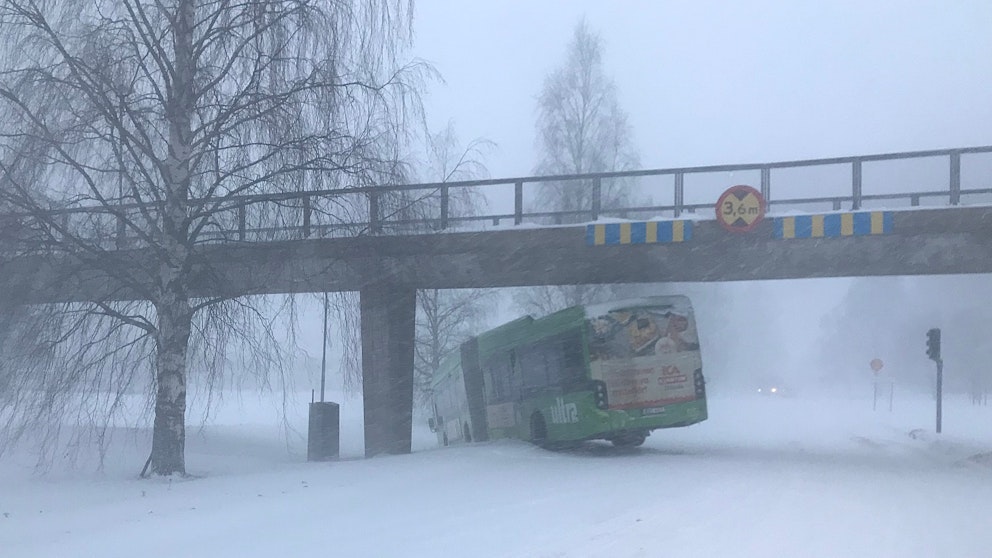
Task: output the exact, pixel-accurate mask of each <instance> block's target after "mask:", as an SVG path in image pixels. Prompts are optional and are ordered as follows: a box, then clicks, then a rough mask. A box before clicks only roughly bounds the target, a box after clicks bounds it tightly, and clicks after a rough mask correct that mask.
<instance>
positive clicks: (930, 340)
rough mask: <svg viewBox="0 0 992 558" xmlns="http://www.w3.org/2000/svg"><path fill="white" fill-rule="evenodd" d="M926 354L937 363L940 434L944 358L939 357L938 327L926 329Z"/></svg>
mask: <svg viewBox="0 0 992 558" xmlns="http://www.w3.org/2000/svg"><path fill="white" fill-rule="evenodd" d="M927 356H928V357H930V360H932V361H934V362H936V363H937V434H940V429H941V426H942V424H941V422H942V420H941V419H942V418H943V416H942V415H943V407H944V359H942V358H940V328H939V327H934V328H931V329H929V330H928V331H927Z"/></svg>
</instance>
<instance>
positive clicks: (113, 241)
mask: <svg viewBox="0 0 992 558" xmlns="http://www.w3.org/2000/svg"><path fill="white" fill-rule="evenodd" d="M982 154H992V146H983V147H969V148H958V149H942V150H930V151H913V152H901V153H888V154H880V155H866V156H857V157H834V158H824V159H807V160H799V161H783V162H774V163H757V164H740V165H714V166H701V167H678V168H667V169H651V170H637V171H620V172H603V173H591V174H571V175H557V176H525V177H516V178H504V179H484V180H465V181H452V182H446V183H427V184H398V185H382V186H375V187H353V188H339V189H328V190H313V191H301V192H281V193H262V194H253V195H241V196H230V197H226V198H220V199H210V200H206V199H201V200H193V201H191V203H190V205H191V207H210V208H212V209H211V211H209V212H207V213H205V215H206V216H207V217H206V219H205V220H204V221H202V222H201V221H197V220H194V222H196V223H200V224H202V229H201V230H200V234H199V235H198V238H199V241H200V242H211V243H213V242H266V241H275V240H293V239H302V238H313V237H320V238H325V237H337V236H361V235H383V234H416V233H425V232H438V231H446V230H479V229H488V228H493V227H505V226H519V225H524V224H535V225H555V224H570V223H580V222H587V221H595V220H598V219H603V218H621V219H622V218H631V219H646V218H651V217H680V216H683V215H685V214H698V215H704V216H705V215H706V214H708V212H711V211H712V210H713V206H714V204H715V202H716V197H715V196H711V197H712V199H711V200H707V201H706V202H705V203H702V202H698V201H696V202H688V201H687V197H686V194H687V193H690V194H695V192H694V190H693V186H692V185H691V184H690V185H687V179H688V180H689V181H690V183H691V181H692V180H693V179H695V178H697V177H707V176H708V177H710V178H714V177H715V178H716V182H725V183H724V184H722V186H721V188H726V187H728V186H731V185H733V183H739V182H745V183H751V184H752V185H754V186H756V187H757V188H758V189H759V190H760V191H761V193H762V194H763V196H764V198H765V200H766V201H767V203H768V208H769V210H770V211H779V210H802V209H809V208H812V209H813V210H818V211H823V210H835V211H836V210H858V209H861V208H862V207H863V206H864V205H865V204H866V203H867V204H872V205H874V204H895V205H908V206H918V205H921V204H927V205H934V204H938V205H947V206H956V205H960V204H961V203H962V198H963V197H976V196H985V197H986V198H988V201H992V187H981V188H963V187H962V157H968V156H980V155H982ZM907 160H920V161H924V160H929V161H931V162H933V161H937V162H938V163H939V164H940V165H941V166H944V168H945V169H946V170H944V171H943V174H944V177H945V178H944V179H940V181H939V182H940V183H936V184H934V185H933V186H932V187H927V188H924V189H918V190H909V191H896V192H884V193H866V191H865V188H864V186H865V180H864V173H865V169H866V167H869V168H871V165H875V164H877V163H887V162H894V161H907ZM816 167H820V168H824V169H832V171H833V174H834V175H837V174H838V170H839V171H840V173H841V174H842V175H846V177H847V178H843V179H842V181H843V182H846V183H847V184H846V185H842V188H841V190H840V191H839V192H836V193H835V194H834V195H812V196H801V195H800V196H795V195H789V194H791V193H793V191H794V188H792V186H794V184H793V182H795V178H794V177H792V176H790V177H786V178H781V177H776V174H777V173H781V172H784V171H789V172H791V173H794V172H797V171H802V170H803V169H811V168H816ZM989 173H990V174H992V165H989ZM742 174H743V175H747V176H748V177H750V178H754V180H753V181H742V180H739V179H737V178H735V177H738V176H739V175H742ZM642 179H651V180H652V181H653V185H651V186H649V187H648V188H646V189H645V188H644V185H643V184H639V182H638V181H640V180H642ZM728 179H732V180H733V182H727V180H728ZM659 181H662V182H664V183H665V184H664V185H663V186H662V187H658V186H657V182H659ZM833 184H834V186H836V180H833ZM984 186H992V184H984ZM547 188H557V189H560V190H561V191H563V192H565V193H566V197H571V198H572V200H573V202H576V200H577V202H576V203H573V204H572V205H571V206H569V207H568V208H563V209H558V210H551V209H547V208H541V207H539V205H540V204H539V203H538V201H539V195H538V194H539V192H540V191H541V190H542V189H547ZM494 189H497V190H502V192H499V193H498V194H496V195H494V194H493V192H492V191H493V190H494ZM511 191H512V196H511V195H510V194H511ZM617 192H625V193H628V194H629V193H633V192H639V193H640V194H645V192H646V194H647V195H641V196H636V195H628V196H626V198H625V199H626V201H625V202H624V203H617V199H624V197H623V196H617V195H616V194H617ZM663 192H666V193H665V194H664V195H667V196H668V200H666V201H663V202H660V203H659V202H658V201H656V200H658V199H660V198H658V194H660V193H663ZM780 192H781V195H780ZM525 194H529V195H530V197H531V198H532V199H535V200H536V201H531V202H529V203H525V201H526V199H527V198H526V197H525ZM694 197H696V198H699V197H700V196H698V195H694ZM507 198H512V201H510V199H507ZM480 202H481V203H480ZM48 213H49V215H47V216H46V217H47V218H48V220H49V221H52V217H53V216H57V218H56V219H54V221H56V222H60V223H63V224H64V226H65V227H67V228H68V229H69V230H73V229H77V228H84V229H85V230H87V234H89V235H91V236H92V240H93V241H94V242H98V243H100V244H101V245H106V246H107V247H110V248H113V247H116V248H123V247H133V246H140V245H142V244H144V243H145V242H144V240H143V239H142V238H141V237H140V236H139V235H137V234H136V233H135V231H134V230H133V228H132V227H129V226H127V225H126V222H125V220H126V219H139V220H140V219H142V218H145V217H143V216H149V215H150V216H151V219H152V220H153V221H154V220H155V219H157V217H156V215H157V214H158V210H157V209H156V208H155V207H150V206H139V205H136V204H121V205H116V206H113V205H111V206H106V205H104V206H99V207H74V208H64V209H57V210H52V211H49V212H48ZM32 217H37V215H35V216H31V215H6V216H3V215H0V237H2V238H6V239H10V238H17V235H14V234H9V233H5V232H4V231H5V230H8V231H9V224H10V223H11V222H12V221H16V222H18V223H20V225H19V228H18V230H20V231H30V230H32V226H31V224H30V223H24V220H25V219H27V221H30V220H31V219H32ZM4 223H7V225H8V228H7V229H5V228H4V226H5V225H4ZM21 236H30V235H27V233H22V234H21Z"/></svg>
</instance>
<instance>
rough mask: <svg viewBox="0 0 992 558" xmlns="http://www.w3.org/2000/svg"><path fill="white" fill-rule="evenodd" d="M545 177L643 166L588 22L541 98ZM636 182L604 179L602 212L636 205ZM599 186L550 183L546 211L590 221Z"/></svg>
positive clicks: (599, 290)
mask: <svg viewBox="0 0 992 558" xmlns="http://www.w3.org/2000/svg"><path fill="white" fill-rule="evenodd" d="M537 103H538V118H537V150H538V153H539V154H540V161H539V162H538V164H537V167H536V168H535V171H536V172H537V173H538V174H544V175H558V174H585V173H597V172H608V171H625V170H633V169H635V168H637V166H638V164H639V159H638V155H637V150H636V149H635V148H634V145H633V140H632V136H631V134H632V131H631V127H630V124H629V122H628V119H627V113H626V112H624V110H623V109H622V108H621V107H620V103H619V101H618V99H617V91H616V85H615V84H614V82H613V80H612V79H611V78H610V77H609V76H608V75H607V74H606V72H605V70H604V68H603V42H602V40H601V39H600V37H599V35H597V34H596V33H595V32H593V31H592V30H591V29H589V26H588V24H587V23H586V22H585V20H582V21H580V22H579V24H578V25H577V26H576V28H575V32H574V34H573V36H572V40H571V42H570V43H569V45H568V51H567V54H566V56H565V61H564V63H563V64H562V65H561V66H559V67H558V68H556V69H554V70H553V71H551V73H549V74H548V76H547V77H546V78H545V80H544V85H543V87H542V88H541V93H540V95H539V96H538V102H537ZM630 186H631V184H630V182H629V181H624V180H620V179H604V180H603V181H602V187H601V188H602V189H601V196H602V197H601V207H602V209H603V211H609V210H610V209H614V208H617V207H621V206H623V205H625V204H627V203H628V202H630V201H631V195H630V193H629V192H630ZM592 194H593V189H592V183H591V182H589V181H567V182H548V183H543V184H542V185H541V187H540V189H539V190H538V193H537V204H538V206H539V211H558V212H569V213H570V214H569V215H566V216H564V217H562V218H560V219H558V220H557V223H559V224H560V223H579V222H584V221H587V220H588V219H589V217H590V215H591V210H592V207H593V199H592ZM606 294H608V291H607V290H606V289H604V288H603V287H599V286H588V285H577V286H567V287H539V288H535V289H527V290H524V291H521V292H520V294H519V295H518V296H517V300H518V303H520V304H521V305H522V306H524V307H525V308H527V309H530V310H536V311H539V312H541V313H548V312H552V311H555V310H560V309H562V308H565V307H568V306H573V305H577V304H583V303H586V302H591V301H593V300H595V299H596V298H597V297H602V296H604V295H606Z"/></svg>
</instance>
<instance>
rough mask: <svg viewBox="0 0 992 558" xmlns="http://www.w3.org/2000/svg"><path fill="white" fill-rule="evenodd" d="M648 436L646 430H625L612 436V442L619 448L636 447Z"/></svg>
mask: <svg viewBox="0 0 992 558" xmlns="http://www.w3.org/2000/svg"><path fill="white" fill-rule="evenodd" d="M647 437H648V435H647V434H646V433H644V432H624V433H623V434H618V435H616V436H614V437H612V438H610V442H613V445H614V446H616V447H618V448H636V447H637V446H639V445H641V444H643V443H644V440H646V439H647Z"/></svg>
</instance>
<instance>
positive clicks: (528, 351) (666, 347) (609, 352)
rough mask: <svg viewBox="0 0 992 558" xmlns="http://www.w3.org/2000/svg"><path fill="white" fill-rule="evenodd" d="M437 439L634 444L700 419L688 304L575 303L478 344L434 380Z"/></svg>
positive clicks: (698, 368) (465, 348)
mask: <svg viewBox="0 0 992 558" xmlns="http://www.w3.org/2000/svg"><path fill="white" fill-rule="evenodd" d="M432 393H433V415H434V416H433V417H431V418H430V419H428V423H429V425H430V426H431V429H432V430H433V431H434V432H436V433H437V436H438V442H439V443H441V444H443V445H448V444H450V443H454V442H471V441H484V440H489V439H498V438H517V439H521V440H529V441H531V442H533V443H535V444H537V445H540V446H542V447H561V446H566V445H569V444H572V443H575V442H580V441H583V440H597V439H599V440H609V441H610V442H612V443H613V444H614V445H617V446H638V445H641V444H643V443H644V440H645V438H647V436H648V435H649V434H650V433H651V431H652V430H656V429H659V428H673V427H679V426H688V425H690V424H695V423H698V422H701V421H703V420H706V416H707V415H706V385H705V381H704V379H703V370H702V359H701V357H700V352H699V338H698V334H697V331H696V322H695V317H694V315H693V312H692V305H691V303H690V301H689V299H688V298H686V297H684V296H656V297H647V298H641V299H636V300H625V301H615V302H610V303H603V304H594V305H585V306H575V307H572V308H567V309H565V310H562V311H560V312H556V313H554V314H551V315H549V316H546V317H544V318H540V319H534V318H532V317H530V316H525V317H523V318H519V319H517V320H514V321H512V322H509V323H507V324H504V325H502V326H499V327H497V328H495V329H492V330H490V331H487V332H485V333H482V334H480V335H479V336H477V337H474V338H472V339H470V340H468V341H466V342H465V343H463V344H462V345H461V347H460V348H459V350H458V351H456V352H455V354H453V355H450V356H449V357H448V358H446V359H445V360H444V361H443V362H442V364H441V366H440V367H439V369H438V370H437V371H436V373H435V375H434V378H433V382H432Z"/></svg>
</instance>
